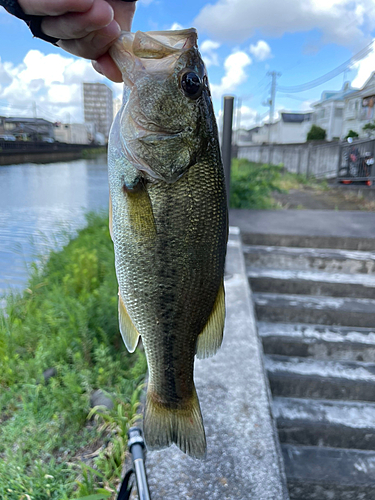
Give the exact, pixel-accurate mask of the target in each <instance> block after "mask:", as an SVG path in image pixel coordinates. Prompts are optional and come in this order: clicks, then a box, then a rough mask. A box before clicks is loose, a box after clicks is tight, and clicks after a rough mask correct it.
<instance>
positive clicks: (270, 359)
mask: <svg viewBox="0 0 375 500" xmlns="http://www.w3.org/2000/svg"><path fill="white" fill-rule="evenodd" d="M264 364H265V368H266V370H267V373H268V378H269V381H270V386H271V391H272V394H273V395H274V396H285V397H292V398H316V399H340V400H345V399H348V400H351V401H371V402H375V364H374V363H359V362H353V361H326V360H319V359H311V358H295V357H290V356H280V355H268V354H267V355H265V359H264Z"/></svg>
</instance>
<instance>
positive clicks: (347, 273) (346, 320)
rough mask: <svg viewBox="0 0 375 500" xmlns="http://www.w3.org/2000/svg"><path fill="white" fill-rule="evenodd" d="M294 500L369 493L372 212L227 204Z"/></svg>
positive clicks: (373, 388)
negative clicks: (238, 237) (237, 232)
mask: <svg viewBox="0 0 375 500" xmlns="http://www.w3.org/2000/svg"><path fill="white" fill-rule="evenodd" d="M230 218H231V223H232V224H236V225H238V226H239V227H240V228H241V231H242V236H243V240H244V241H245V242H246V245H245V246H244V252H245V261H246V265H247V275H248V279H249V282H250V284H251V288H252V290H253V292H254V293H253V298H254V303H255V310H256V314H257V318H258V330H259V334H260V337H261V339H262V343H263V349H264V353H265V354H264V362H265V367H266V370H267V373H268V377H269V382H270V387H271V390H272V395H273V414H274V418H275V419H276V421H277V427H278V432H279V438H280V442H281V448H282V451H283V456H284V465H285V471H286V475H287V481H288V488H289V494H290V498H291V500H354V499H359V498H360V499H361V500H373V499H374V498H375V465H374V464H375V423H374V422H375V280H374V278H375V213H363V212H334V211H321V210H319V211H318V210H314V211H299V210H289V211H277V212H273V211H236V210H234V211H232V212H231V214H230Z"/></svg>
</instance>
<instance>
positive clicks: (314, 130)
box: [306, 125, 326, 141]
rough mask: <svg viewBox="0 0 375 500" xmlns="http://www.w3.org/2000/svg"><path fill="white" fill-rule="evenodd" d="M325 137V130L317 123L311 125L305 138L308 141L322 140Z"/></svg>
mask: <svg viewBox="0 0 375 500" xmlns="http://www.w3.org/2000/svg"><path fill="white" fill-rule="evenodd" d="M325 138H326V131H325V130H324V128H322V127H318V126H317V125H311V128H310V130H309V132H308V133H307V138H306V140H308V141H324V140H325Z"/></svg>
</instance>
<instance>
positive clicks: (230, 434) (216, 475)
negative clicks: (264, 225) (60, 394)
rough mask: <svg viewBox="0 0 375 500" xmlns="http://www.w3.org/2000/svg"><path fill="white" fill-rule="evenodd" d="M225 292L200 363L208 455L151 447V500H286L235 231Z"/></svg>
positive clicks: (197, 374)
mask: <svg viewBox="0 0 375 500" xmlns="http://www.w3.org/2000/svg"><path fill="white" fill-rule="evenodd" d="M225 291H226V307H227V315H226V324H225V331H224V341H223V345H222V347H221V349H220V350H219V352H218V353H217V354H216V355H215V356H214V357H212V358H209V359H204V360H196V362H195V375H194V378H195V383H196V387H197V392H198V396H199V399H200V403H201V409H202V414H203V420H204V425H205V429H206V436H207V458H206V459H205V460H203V461H201V460H195V459H192V458H190V457H188V456H187V455H184V454H183V453H182V452H181V451H180V450H179V449H178V448H177V447H176V446H174V445H173V446H172V447H170V448H168V449H164V450H161V451H157V452H156V451H153V452H148V453H147V460H146V465H147V473H148V478H149V485H150V492H151V497H152V499H153V500H184V499H189V498H191V499H194V500H216V499H217V500H218V499H228V500H229V499H230V500H233V499H238V500H245V499H246V500H288V498H289V497H288V492H287V488H286V478H285V473H284V465H283V461H282V458H281V453H280V447H279V442H278V437H277V432H276V427H275V422H274V420H273V418H272V416H271V402H270V400H271V396H270V390H269V386H268V381H267V377H266V375H265V371H264V367H263V358H262V348H261V344H260V341H259V338H258V335H257V329H256V322H255V317H254V310H253V305H252V297H251V291H250V288H249V284H248V280H247V277H246V271H245V264H244V257H243V251H242V244H241V239H240V235H239V231H238V228H231V234H230V237H229V242H228V257H227V266H226V280H225Z"/></svg>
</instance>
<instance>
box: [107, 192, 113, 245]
mask: <svg viewBox="0 0 375 500" xmlns="http://www.w3.org/2000/svg"><path fill="white" fill-rule="evenodd" d="M108 216H109V234H110V235H111V238H112V241H113V222H112V198H111V193H109V204H108Z"/></svg>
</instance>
